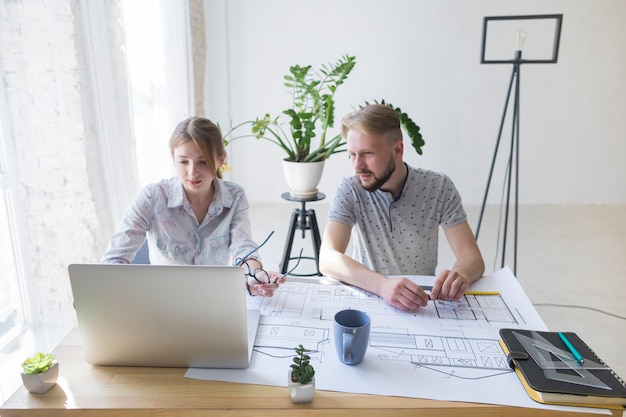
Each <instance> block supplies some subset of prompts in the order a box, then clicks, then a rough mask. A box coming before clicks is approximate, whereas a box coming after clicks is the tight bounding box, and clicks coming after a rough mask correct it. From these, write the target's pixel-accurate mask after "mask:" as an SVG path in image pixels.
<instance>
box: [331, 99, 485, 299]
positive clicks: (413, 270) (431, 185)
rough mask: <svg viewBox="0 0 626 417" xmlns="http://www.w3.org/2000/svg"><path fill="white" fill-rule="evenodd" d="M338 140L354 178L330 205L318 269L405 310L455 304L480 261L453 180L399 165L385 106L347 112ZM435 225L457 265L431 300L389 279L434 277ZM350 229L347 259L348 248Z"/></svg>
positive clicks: (399, 147) (393, 123)
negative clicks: (440, 301) (342, 143)
mask: <svg viewBox="0 0 626 417" xmlns="http://www.w3.org/2000/svg"><path fill="white" fill-rule="evenodd" d="M342 135H343V137H344V138H345V139H346V142H347V150H348V155H349V156H350V160H351V162H352V166H353V168H354V170H355V172H356V175H355V176H353V177H346V178H344V179H343V180H342V181H341V182H340V184H339V186H338V188H337V192H336V194H335V196H334V198H333V200H332V203H331V206H330V211H329V216H328V224H327V225H326V230H325V231H324V237H323V239H322V247H321V251H320V270H321V272H322V273H323V274H325V275H328V276H331V277H334V278H336V279H339V280H341V281H343V282H346V283H348V284H351V285H355V286H357V287H360V288H363V289H364V290H367V291H369V292H372V293H374V294H377V295H379V296H380V297H382V298H383V299H384V300H385V301H386V302H388V303H389V304H391V305H392V306H394V307H396V308H398V309H400V310H404V311H415V310H417V309H418V308H420V307H423V306H425V305H426V303H427V302H428V300H429V299H449V300H458V299H460V298H461V297H462V296H463V293H464V292H465V291H466V290H467V289H468V287H469V284H470V283H472V282H474V281H475V280H477V279H478V278H480V277H481V276H482V274H483V272H484V262H483V258H482V255H481V253H480V250H479V249H478V245H477V244H476V240H475V239H474V235H473V233H472V231H471V229H470V227H469V225H468V223H467V219H466V214H465V211H464V209H463V205H462V202H461V197H460V196H459V193H458V192H457V190H456V188H455V186H454V184H453V183H452V181H451V180H450V179H449V178H448V177H447V176H445V175H443V174H439V173H435V172H432V171H427V170H424V169H419V168H413V167H409V166H408V165H406V164H405V163H404V161H403V153H404V145H403V142H402V130H401V126H400V119H399V117H398V115H397V113H396V112H395V110H394V109H392V108H391V107H389V106H386V105H380V104H373V105H369V106H366V107H364V108H362V109H359V110H357V111H355V112H353V113H350V114H348V115H347V116H346V117H344V119H343V126H342ZM440 225H441V226H442V227H443V229H444V232H445V236H446V239H447V241H448V243H449V245H450V247H451V249H452V251H453V252H454V255H455V256H456V262H455V264H454V266H453V267H452V269H444V270H443V271H441V272H440V273H439V274H438V276H437V278H436V280H435V283H434V286H433V289H432V291H431V294H430V297H429V295H428V294H426V293H425V292H424V290H423V289H422V288H421V287H420V286H418V285H417V284H415V283H414V282H412V281H410V280H409V279H407V278H404V277H394V278H389V277H388V276H389V275H435V267H436V266H437V249H438V233H439V230H438V228H439V226H440ZM353 227H354V236H355V242H354V258H351V257H349V256H347V255H346V254H345V251H346V248H347V247H348V243H349V241H350V235H351V231H352V229H353Z"/></svg>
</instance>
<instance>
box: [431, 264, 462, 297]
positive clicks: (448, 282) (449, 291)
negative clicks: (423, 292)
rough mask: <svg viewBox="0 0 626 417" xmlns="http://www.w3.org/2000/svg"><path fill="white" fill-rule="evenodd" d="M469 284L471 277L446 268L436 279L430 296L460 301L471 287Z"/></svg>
mask: <svg viewBox="0 0 626 417" xmlns="http://www.w3.org/2000/svg"><path fill="white" fill-rule="evenodd" d="M469 284H470V281H469V279H467V278H466V277H464V276H462V275H461V274H460V273H459V272H458V271H455V270H452V271H450V270H449V269H444V270H443V271H441V272H440V273H439V275H437V279H435V283H434V285H433V289H432V291H431V292H430V298H432V299H433V300H437V299H439V300H455V301H458V300H460V299H461V297H462V296H463V294H464V293H465V291H467V289H468V288H469Z"/></svg>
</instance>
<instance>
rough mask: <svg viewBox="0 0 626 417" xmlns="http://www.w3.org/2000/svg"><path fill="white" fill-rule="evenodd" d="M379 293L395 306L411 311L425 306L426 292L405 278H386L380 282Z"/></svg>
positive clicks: (426, 301) (426, 300)
mask: <svg viewBox="0 0 626 417" xmlns="http://www.w3.org/2000/svg"><path fill="white" fill-rule="evenodd" d="M379 295H380V296H381V297H382V298H383V300H385V301H386V302H388V303H389V304H391V305H392V306H394V307H395V308H397V309H399V310H402V311H407V312H412V311H416V310H418V309H419V308H420V307H424V306H426V303H428V300H429V299H430V298H429V297H428V294H426V292H424V290H423V289H422V287H420V286H419V285H417V284H416V283H414V282H413V281H411V280H409V279H407V278H387V279H386V280H384V281H383V282H382V284H381V288H380V291H379Z"/></svg>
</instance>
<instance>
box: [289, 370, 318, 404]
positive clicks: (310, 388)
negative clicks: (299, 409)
mask: <svg viewBox="0 0 626 417" xmlns="http://www.w3.org/2000/svg"><path fill="white" fill-rule="evenodd" d="M287 388H289V396H290V397H291V402H293V403H310V402H311V401H313V396H314V395H315V377H313V379H312V380H311V382H309V383H308V384H301V383H299V382H293V381H292V380H291V368H289V369H288V370H287Z"/></svg>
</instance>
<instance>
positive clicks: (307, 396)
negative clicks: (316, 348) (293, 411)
mask: <svg viewBox="0 0 626 417" xmlns="http://www.w3.org/2000/svg"><path fill="white" fill-rule="evenodd" d="M294 350H295V352H296V356H294V357H293V363H292V364H291V367H290V368H289V371H288V373H287V385H288V387H289V396H290V397H291V401H292V402H294V403H308V402H311V401H313V395H314V394H315V369H313V366H312V365H311V364H310V360H311V357H310V356H309V355H307V353H308V352H311V351H310V350H308V349H305V348H304V346H302V345H298V347H297V348H294Z"/></svg>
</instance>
